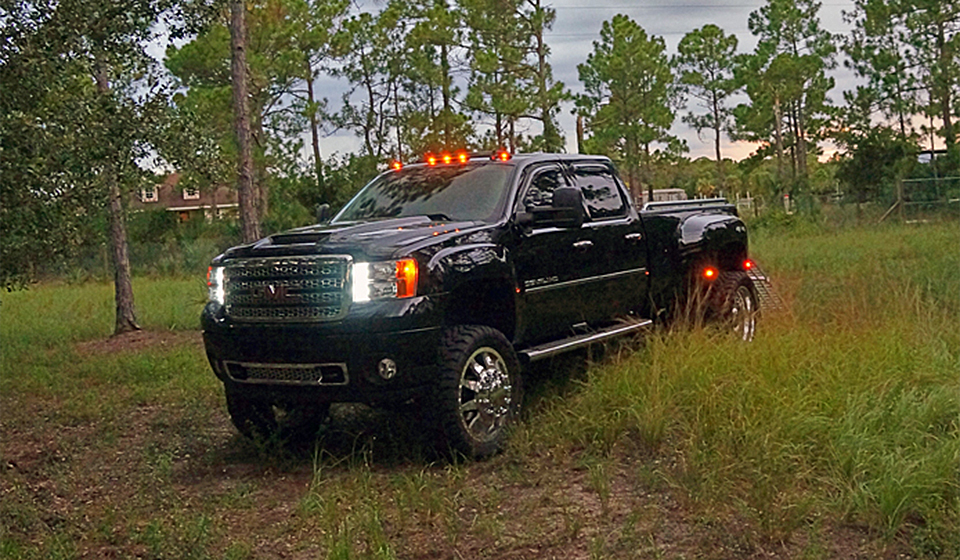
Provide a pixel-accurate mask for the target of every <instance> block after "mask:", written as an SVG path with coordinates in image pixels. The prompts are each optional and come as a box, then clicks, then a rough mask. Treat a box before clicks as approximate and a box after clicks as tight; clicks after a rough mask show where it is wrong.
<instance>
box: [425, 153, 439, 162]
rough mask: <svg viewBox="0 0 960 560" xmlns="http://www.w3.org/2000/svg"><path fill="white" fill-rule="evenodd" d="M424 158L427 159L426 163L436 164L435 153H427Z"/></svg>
mask: <svg viewBox="0 0 960 560" xmlns="http://www.w3.org/2000/svg"><path fill="white" fill-rule="evenodd" d="M426 160H427V165H436V164H437V156H435V155H433V154H427V157H426Z"/></svg>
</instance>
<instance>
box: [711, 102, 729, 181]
mask: <svg viewBox="0 0 960 560" xmlns="http://www.w3.org/2000/svg"><path fill="white" fill-rule="evenodd" d="M712 97H713V131H714V139H713V149H714V151H715V152H716V154H717V183H719V186H720V188H721V189H723V188H724V187H725V186H726V177H725V176H724V174H723V157H722V156H721V155H720V135H721V134H722V133H723V121H722V120H721V118H720V116H721V115H720V100H719V99H717V94H716V92H713V95H712Z"/></svg>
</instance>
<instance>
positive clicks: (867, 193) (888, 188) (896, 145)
mask: <svg viewBox="0 0 960 560" xmlns="http://www.w3.org/2000/svg"><path fill="white" fill-rule="evenodd" d="M915 162H916V146H915V145H913V144H912V143H910V142H907V141H905V140H902V139H901V138H900V137H899V136H898V135H896V134H895V133H894V132H893V131H892V130H890V129H888V128H873V129H872V130H870V131H869V132H868V133H866V134H865V135H864V136H862V137H859V138H857V139H856V140H854V141H853V142H852V146H851V151H850V152H848V153H847V155H846V157H845V158H844V159H843V160H841V161H840V167H839V169H838V171H837V179H839V180H840V182H841V183H842V184H843V185H844V186H845V187H846V190H847V192H849V193H851V194H852V195H853V196H854V199H855V200H856V202H858V203H863V202H866V201H868V200H877V199H881V198H882V199H883V200H890V199H891V198H894V197H895V196H896V183H897V182H898V181H900V180H901V179H903V178H904V177H906V176H907V174H908V173H909V169H910V168H911V167H912V166H913V164H914V163H915Z"/></svg>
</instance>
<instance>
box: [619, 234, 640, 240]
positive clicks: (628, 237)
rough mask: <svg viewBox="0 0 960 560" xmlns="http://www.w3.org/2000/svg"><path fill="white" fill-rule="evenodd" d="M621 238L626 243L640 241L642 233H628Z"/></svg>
mask: <svg viewBox="0 0 960 560" xmlns="http://www.w3.org/2000/svg"><path fill="white" fill-rule="evenodd" d="M623 238H624V239H626V240H627V241H640V240H641V239H643V234H642V233H639V232H638V233H628V234H626V235H624V236H623Z"/></svg>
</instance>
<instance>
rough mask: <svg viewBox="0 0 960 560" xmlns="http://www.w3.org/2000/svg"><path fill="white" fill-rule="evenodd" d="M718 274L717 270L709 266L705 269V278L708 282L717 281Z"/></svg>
mask: <svg viewBox="0 0 960 560" xmlns="http://www.w3.org/2000/svg"><path fill="white" fill-rule="evenodd" d="M717 274H718V272H717V269H715V268H713V267H712V266H708V267H707V268H705V269H703V277H704V278H705V279H707V280H714V279H716V277H717Z"/></svg>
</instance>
